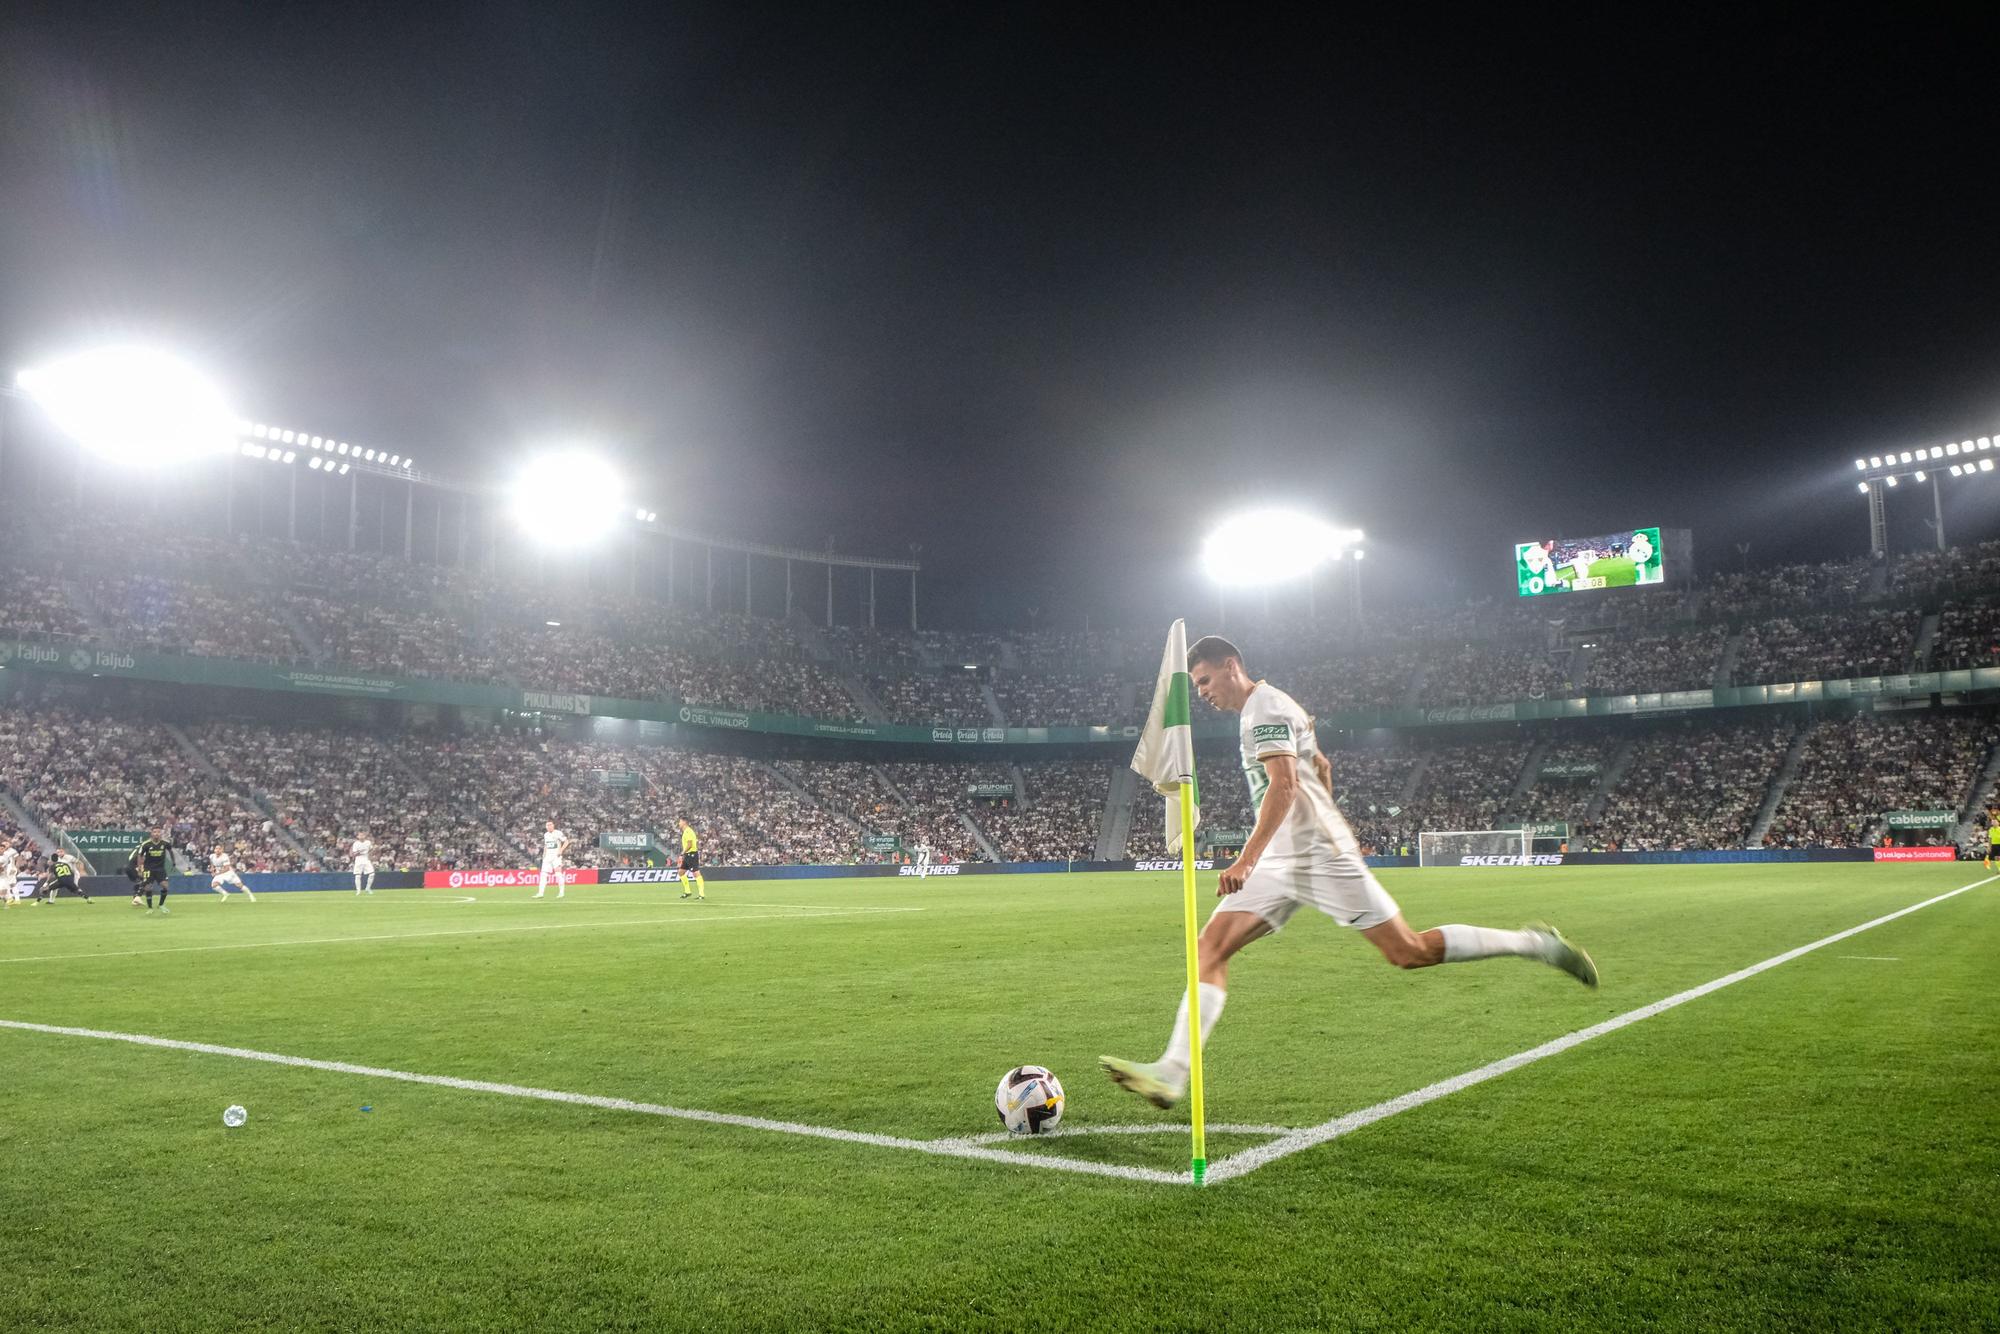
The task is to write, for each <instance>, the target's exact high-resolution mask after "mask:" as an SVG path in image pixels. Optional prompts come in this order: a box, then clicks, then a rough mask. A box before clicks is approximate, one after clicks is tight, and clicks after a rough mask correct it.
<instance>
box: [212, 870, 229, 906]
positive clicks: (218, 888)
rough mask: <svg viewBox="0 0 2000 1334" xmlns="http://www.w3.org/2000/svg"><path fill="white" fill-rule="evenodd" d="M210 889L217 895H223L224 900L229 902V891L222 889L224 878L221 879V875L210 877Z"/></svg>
mask: <svg viewBox="0 0 2000 1334" xmlns="http://www.w3.org/2000/svg"><path fill="white" fill-rule="evenodd" d="M208 887H209V888H210V889H212V890H214V891H215V892H216V893H218V894H220V895H222V897H223V900H224V901H225V902H226V901H228V898H229V891H228V890H226V889H224V888H223V887H222V877H221V876H219V875H212V876H210V877H209V878H208Z"/></svg>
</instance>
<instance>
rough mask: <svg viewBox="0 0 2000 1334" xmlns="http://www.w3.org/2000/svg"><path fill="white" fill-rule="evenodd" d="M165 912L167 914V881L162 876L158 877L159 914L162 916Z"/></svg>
mask: <svg viewBox="0 0 2000 1334" xmlns="http://www.w3.org/2000/svg"><path fill="white" fill-rule="evenodd" d="M166 914H167V882H166V878H165V877H164V876H163V877H161V879H160V915H161V916H162V917H164V916H166Z"/></svg>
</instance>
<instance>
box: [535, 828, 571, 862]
mask: <svg viewBox="0 0 2000 1334" xmlns="http://www.w3.org/2000/svg"><path fill="white" fill-rule="evenodd" d="M568 838H569V835H568V834H565V833H564V832H563V831H562V830H560V829H551V830H549V831H548V832H547V833H546V834H543V835H542V855H543V856H545V857H553V856H555V855H556V854H557V853H558V852H561V851H562V845H563V843H564V842H565V841H566V840H567V839H568Z"/></svg>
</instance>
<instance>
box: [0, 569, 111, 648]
mask: <svg viewBox="0 0 2000 1334" xmlns="http://www.w3.org/2000/svg"><path fill="white" fill-rule="evenodd" d="M0 632H4V633H6V634H10V635H51V636H57V637H63V638H68V637H73V636H77V635H87V634H89V633H90V623H89V622H88V621H86V620H85V619H84V618H83V617H82V615H80V614H79V613H78V612H77V609H76V606H75V604H74V603H72V602H71V601H70V597H69V593H68V592H67V591H66V590H65V589H64V588H63V581H62V580H61V579H59V578H57V577H56V576H55V575H53V574H50V573H47V572H45V571H42V570H30V569H23V568H18V567H8V568H6V569H0Z"/></svg>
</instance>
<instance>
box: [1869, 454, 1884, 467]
mask: <svg viewBox="0 0 2000 1334" xmlns="http://www.w3.org/2000/svg"><path fill="white" fill-rule="evenodd" d="M1868 466H1869V467H1871V468H1879V467H1881V466H1882V460H1881V459H1880V458H1878V457H1877V456H1875V455H1873V454H1870V455H1869V456H1868Z"/></svg>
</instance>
